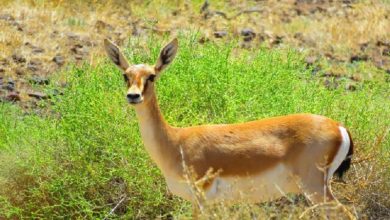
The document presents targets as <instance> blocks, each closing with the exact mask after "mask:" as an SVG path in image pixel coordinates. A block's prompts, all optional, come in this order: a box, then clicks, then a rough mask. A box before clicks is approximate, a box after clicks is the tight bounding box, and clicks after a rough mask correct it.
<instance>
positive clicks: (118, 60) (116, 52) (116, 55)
mask: <svg viewBox="0 0 390 220" xmlns="http://www.w3.org/2000/svg"><path fill="white" fill-rule="evenodd" d="M104 48H105V49H106V52H107V55H108V57H110V59H111V60H112V62H114V63H115V64H116V65H117V66H118V67H119V68H120V69H121V70H123V71H126V70H127V68H129V63H128V62H127V60H126V58H125V57H124V56H123V54H122V52H121V51H120V49H119V47H118V46H117V45H115V44H114V43H113V42H111V41H110V40H108V39H104Z"/></svg>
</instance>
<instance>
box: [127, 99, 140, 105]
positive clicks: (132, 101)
mask: <svg viewBox="0 0 390 220" xmlns="http://www.w3.org/2000/svg"><path fill="white" fill-rule="evenodd" d="M142 101H143V100H141V99H136V100H131V99H127V102H128V103H129V104H131V105H135V104H139V103H141V102H142Z"/></svg>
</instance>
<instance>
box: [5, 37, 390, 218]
mask: <svg viewBox="0 0 390 220" xmlns="http://www.w3.org/2000/svg"><path fill="white" fill-rule="evenodd" d="M194 39H195V38H194V37H193V36H183V37H181V38H180V49H179V54H178V57H177V58H176V60H175V61H174V62H173V64H172V66H170V67H169V68H168V70H167V71H166V72H165V73H163V75H162V77H161V78H160V79H159V81H158V82H157V92H158V98H159V102H160V106H161V109H162V112H163V114H164V115H165V118H166V119H167V121H168V122H169V123H171V124H173V125H175V126H190V125H197V124H205V123H233V122H243V121H248V120H255V119H259V118H265V117H270V116H276V115H285V114H289V113H296V112H310V113H316V114H322V115H326V116H328V117H331V118H333V119H335V120H338V121H340V122H342V123H343V124H345V126H346V127H348V128H349V129H350V131H351V133H352V136H353V137H354V140H355V142H356V151H357V152H356V154H355V158H358V159H363V162H359V163H357V164H355V165H354V166H353V168H352V169H351V172H350V173H348V175H347V178H346V181H347V183H349V184H348V185H336V186H335V189H337V190H335V191H336V192H335V193H336V195H337V196H338V198H340V200H341V201H344V202H345V203H346V205H348V207H354V208H356V210H357V213H358V215H359V216H368V215H369V216H374V214H372V213H371V211H372V210H380V211H377V214H379V215H380V216H384V215H385V214H384V213H386V209H381V208H382V206H385V207H386V206H388V205H389V203H388V202H389V201H388V200H387V199H386V192H389V191H390V186H389V182H388V181H386V179H387V178H388V177H389V173H388V168H389V165H388V163H387V164H386V159H388V156H389V146H390V139H389V136H387V134H388V132H389V124H390V117H389V114H390V103H389V102H388V100H389V94H390V88H389V84H388V83H386V82H383V81H375V80H373V81H369V82H363V83H362V84H360V85H359V86H358V87H357V89H356V91H354V92H350V91H347V90H345V89H344V88H345V86H343V85H341V86H339V87H338V88H337V89H334V90H328V89H326V88H325V87H324V86H323V85H322V83H321V82H319V81H318V80H317V78H316V77H313V76H312V75H311V73H310V72H311V71H310V70H307V69H305V68H304V67H305V65H304V62H303V59H302V57H301V55H300V54H299V53H297V52H296V51H293V50H267V49H258V50H254V51H246V52H242V53H240V54H239V55H237V54H234V55H233V54H232V51H234V50H233V49H234V48H235V47H236V46H235V44H234V43H232V44H226V45H223V46H222V45H217V44H211V43H210V44H205V45H199V44H198V43H197V42H196V41H195V40H194ZM144 43H145V42H142V45H144ZM140 44H141V41H138V40H132V41H130V42H129V44H128V47H127V48H126V49H125V54H126V55H127V56H128V58H129V59H130V61H131V62H132V63H143V62H148V63H153V62H154V61H155V59H156V58H157V55H158V52H159V48H160V46H161V44H162V42H161V41H158V40H156V39H154V38H150V39H149V41H148V45H149V46H148V47H147V48H145V47H144V46H140ZM57 78H58V79H59V78H61V79H62V78H66V81H67V86H66V87H65V88H60V87H59V85H52V87H53V88H48V90H50V89H62V90H64V95H63V96H58V97H56V98H54V99H53V100H51V101H47V102H44V103H42V104H43V105H46V106H47V107H46V108H48V110H49V111H48V113H45V114H43V115H37V114H34V113H25V112H23V111H22V110H21V109H19V108H18V107H17V106H13V105H10V104H1V105H0V218H44V217H49V216H50V217H51V218H71V219H75V218H83V219H85V218H87V219H95V218H104V217H105V216H107V214H108V213H109V212H110V210H111V209H113V207H114V206H115V205H117V204H119V206H118V208H117V209H116V210H115V211H114V212H113V214H112V215H111V217H112V218H124V219H128V218H147V219H151V218H155V217H158V216H163V217H164V216H165V217H167V215H171V214H172V215H174V216H189V215H190V214H189V213H190V208H189V204H188V203H186V202H184V201H182V200H180V199H178V198H177V197H175V196H172V195H170V193H169V192H168V191H167V188H166V185H165V182H164V179H163V177H162V176H161V174H160V172H159V170H158V169H157V168H156V167H155V165H154V164H153V163H152V161H151V160H150V158H149V157H148V155H147V154H146V152H145V151H144V148H143V145H142V142H141V139H140V135H139V131H138V126H137V121H136V117H135V115H134V112H133V110H132V108H131V106H128V105H127V104H126V101H125V95H124V94H125V88H124V83H123V80H122V76H121V74H120V72H119V70H117V69H116V67H115V66H114V65H112V64H111V62H109V61H108V60H104V61H102V62H100V63H99V64H98V65H96V66H95V67H92V66H89V65H87V64H86V65H84V66H83V67H80V68H76V67H75V68H71V69H70V70H69V71H64V72H62V73H59V74H58V75H57V76H55V77H54V78H53V81H56V79H57ZM340 83H341V84H343V83H344V82H343V80H341V81H340ZM51 102H52V103H51ZM367 155H374V156H375V157H374V158H372V157H371V158H368V159H365V158H366V156H367ZM373 167H374V168H375V169H374V170H373ZM368 171H370V175H369V176H367V175H366V173H367V172H368ZM375 184H376V185H375ZM372 186H377V188H378V189H379V188H380V189H381V192H379V191H375V188H372ZM378 194H380V195H379V196H378ZM387 195H388V194H387ZM370 198H372V199H375V201H376V202H377V203H378V204H379V205H378V204H377V205H376V203H372V202H370ZM120 201H122V202H120ZM294 206H295V203H293V204H290V205H287V206H280V207H279V206H278V205H277V204H276V203H267V204H262V205H260V206H256V207H257V208H256V209H248V208H245V207H248V206H245V205H244V206H240V207H241V208H232V209H229V208H227V207H224V206H220V207H219V208H216V209H213V210H214V211H215V212H214V211H209V212H207V213H205V218H212V217H211V216H213V215H214V214H216V215H219V216H226V215H229V213H230V214H232V215H233V214H234V215H235V216H250V215H248V213H249V212H248V213H242V215H239V214H237V212H236V211H237V210H246V211H248V210H252V211H253V210H259V211H258V212H257V214H256V213H255V215H258V214H259V213H264V215H267V216H268V217H272V216H276V217H283V216H284V217H288V216H291V215H292V216H293V217H294V216H295V217H296V216H297V213H299V212H300V211H301V210H303V209H302V206H300V207H299V209H295V210H293V209H294ZM286 207H287V208H286ZM291 209H292V210H291ZM351 209H353V208H351ZM235 210H236V211H235ZM281 210H283V211H281ZM297 210H298V211H297ZM383 210H384V211H383ZM218 213H219V214H218ZM249 214H250V213H249ZM295 217H294V218H295ZM222 218H223V217H221V219H222Z"/></svg>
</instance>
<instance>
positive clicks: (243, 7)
mask: <svg viewBox="0 0 390 220" xmlns="http://www.w3.org/2000/svg"><path fill="white" fill-rule="evenodd" d="M3 4H4V7H2V9H0V29H1V32H0V101H1V102H14V103H18V104H20V105H21V106H22V107H24V108H26V109H30V108H34V107H35V106H37V103H39V100H42V99H49V98H50V97H52V96H54V95H59V94H61V91H57V90H55V91H51V92H47V90H45V87H46V86H47V85H49V84H51V83H54V82H51V81H50V75H52V74H53V73H55V72H57V71H59V70H62V69H64V68H66V67H67V66H68V64H76V65H80V64H82V63H83V62H87V63H91V64H92V65H94V64H95V63H96V62H97V61H98V60H99V57H101V56H102V55H103V51H102V39H104V38H106V37H108V38H111V39H112V40H114V41H115V42H116V43H117V44H119V45H120V46H124V45H125V44H126V42H127V39H128V38H129V37H134V38H147V37H148V36H150V35H154V36H157V37H159V36H161V37H163V36H165V37H166V36H167V35H176V34H178V32H184V33H187V32H198V35H197V36H198V37H197V41H198V42H199V43H204V42H207V41H213V42H214V41H215V42H217V43H221V42H222V43H223V42H228V41H231V40H237V39H238V43H239V46H240V48H242V49H243V50H250V49H252V48H258V47H260V46H265V47H269V48H295V49H297V50H299V51H301V52H302V53H303V54H304V55H305V56H306V63H307V65H308V67H310V68H312V70H313V74H314V75H317V76H319V77H321V78H322V79H323V82H324V85H325V86H327V87H328V88H330V89H332V88H335V87H337V86H338V84H337V80H340V79H343V80H348V81H350V83H349V84H348V86H347V88H346V89H348V90H351V91H353V90H355V89H356V85H357V84H358V83H360V82H363V81H366V80H388V79H389V77H388V76H389V75H390V4H389V3H386V2H385V1H380V0H377V1H375V0H371V1H352V0H343V1H341V0H340V1H331V0H329V1H326V0H284V1H283V0H279V1H276V0H269V1H242V0H229V1H226V2H222V1H194V2H191V1H164V0H160V1H153V2H144V1H131V2H130V3H129V2H127V1H121V0H117V1H110V2H109V3H102V2H96V1H94V2H92V1H82V2H79V1H78V2H71V1H68V2H62V1H55V0H53V1H44V3H39V1H18V2H17V3H15V2H13V1H3ZM141 40H142V39H141ZM145 47H147V45H145ZM55 83H60V84H61V83H62V84H63V86H65V85H66V83H65V82H55ZM43 91H45V92H43Z"/></svg>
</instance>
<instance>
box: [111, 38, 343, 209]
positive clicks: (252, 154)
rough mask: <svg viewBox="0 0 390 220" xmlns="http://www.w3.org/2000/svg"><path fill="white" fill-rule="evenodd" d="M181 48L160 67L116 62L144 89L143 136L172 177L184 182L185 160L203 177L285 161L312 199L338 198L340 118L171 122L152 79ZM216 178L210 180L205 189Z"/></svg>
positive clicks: (165, 55)
mask: <svg viewBox="0 0 390 220" xmlns="http://www.w3.org/2000/svg"><path fill="white" fill-rule="evenodd" d="M106 47H108V48H107V50H108V51H110V52H111V53H109V56H114V57H112V60H113V61H114V63H115V61H118V60H121V59H119V58H121V57H122V56H123V55H121V54H115V53H112V51H114V52H115V51H119V49H117V48H115V45H113V44H108V45H106ZM112 47H114V48H112ZM176 50H177V40H173V41H172V42H171V43H170V44H168V45H167V46H166V47H165V48H164V49H163V50H162V51H161V54H160V57H159V59H158V61H157V64H156V65H155V66H149V65H145V64H142V65H133V66H129V67H127V68H124V67H126V64H127V63H126V62H125V63H124V65H123V66H121V65H122V64H121V63H120V62H116V64H117V65H118V66H119V67H120V68H121V69H123V72H124V74H125V75H126V76H127V78H128V79H129V81H128V89H129V90H128V93H129V92H134V91H140V92H141V93H142V98H143V101H142V102H140V103H137V104H135V105H134V107H135V110H136V113H137V118H138V121H139V125H140V130H141V136H142V139H143V141H144V144H145V147H146V150H147V151H148V153H149V154H150V156H151V157H152V159H153V160H154V161H155V162H156V164H157V166H158V167H159V168H160V169H161V171H162V173H163V175H164V176H165V178H166V179H167V181H168V180H170V181H171V180H177V181H183V180H184V169H183V161H184V162H185V164H186V165H187V166H188V167H190V168H192V169H193V171H194V174H195V176H196V178H197V179H200V178H202V177H204V176H205V175H206V173H207V171H208V170H210V169H213V170H214V171H218V172H219V176H220V177H222V178H224V177H229V178H230V177H233V178H246V177H252V176H253V177H254V176H259V175H260V176H261V175H262V173H266V172H268V171H270V170H272V169H273V168H275V167H277V166H279V165H280V164H282V165H283V167H286V168H287V169H288V171H289V173H290V174H291V176H292V177H297V178H298V179H299V180H300V181H301V182H302V187H303V190H304V191H306V192H309V193H313V194H314V195H313V196H311V199H312V201H314V202H319V201H322V199H323V198H324V196H325V197H326V199H327V200H333V199H334V197H333V196H332V193H331V191H330V188H329V187H328V182H327V181H326V180H325V179H326V178H324V175H326V171H327V169H328V168H327V167H328V166H329V165H330V164H331V163H332V161H333V160H334V158H335V155H336V154H337V152H338V151H339V148H340V145H341V143H342V136H341V133H340V130H339V127H340V124H339V123H338V122H335V121H333V120H331V119H329V118H326V117H324V116H319V115H312V114H293V115H287V116H280V117H273V118H267V119H262V120H257V121H251V122H247V123H239V124H229V125H202V126H194V127H186V128H177V127H172V126H170V125H169V124H168V123H167V122H166V121H165V120H164V118H163V116H162V114H161V112H160V109H159V106H158V103H157V97H156V93H155V86H154V82H153V81H150V80H148V78H149V77H150V76H151V75H157V76H158V75H159V73H160V72H161V70H163V69H164V68H165V67H166V65H168V64H169V63H170V62H171V61H172V59H173V57H174V56H175V54H176ZM172 56H173V57H172ZM118 63H119V64H118ZM135 87H136V88H135ZM134 88H135V89H134ZM325 177H326V176H325ZM213 181H214V180H213V179H212V180H210V181H209V182H206V183H205V184H204V185H203V187H204V190H208V189H209V187H210V185H211V184H212V182H213ZM324 185H325V186H326V192H325V194H324V191H323V189H324V188H323V186H324ZM182 196H183V195H182ZM183 197H185V198H186V199H188V198H189V197H188V196H183Z"/></svg>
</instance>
